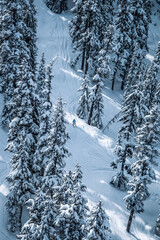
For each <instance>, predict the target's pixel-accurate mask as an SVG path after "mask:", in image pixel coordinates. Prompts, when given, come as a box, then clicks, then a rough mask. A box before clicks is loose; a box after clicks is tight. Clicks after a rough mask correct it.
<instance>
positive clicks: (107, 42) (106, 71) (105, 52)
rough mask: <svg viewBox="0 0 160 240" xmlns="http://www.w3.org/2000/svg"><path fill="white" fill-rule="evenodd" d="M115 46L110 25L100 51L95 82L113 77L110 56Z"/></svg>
mask: <svg viewBox="0 0 160 240" xmlns="http://www.w3.org/2000/svg"><path fill="white" fill-rule="evenodd" d="M113 46H114V30H113V26H112V25H109V26H108V28H107V31H106V33H105V36H104V46H103V47H102V49H101V50H100V52H99V54H98V57H97V61H96V73H95V75H94V77H93V81H95V82H96V80H97V79H99V78H101V79H102V80H103V81H104V80H105V79H109V78H110V75H111V68H110V60H111V59H110V56H109V55H110V54H111V53H112V51H113Z"/></svg>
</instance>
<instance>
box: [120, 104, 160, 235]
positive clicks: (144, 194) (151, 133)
mask: <svg viewBox="0 0 160 240" xmlns="http://www.w3.org/2000/svg"><path fill="white" fill-rule="evenodd" d="M159 116H160V112H159V106H157V105H155V106H154V107H153V108H152V109H151V111H150V114H149V115H146V116H145V123H144V124H143V125H142V127H140V128H138V130H137V136H136V141H137V146H136V148H135V149H136V156H137V159H138V160H137V161H136V162H135V163H133V164H132V166H131V173H132V179H131V180H130V182H129V187H130V189H129V191H128V195H127V196H126V197H125V198H124V200H125V202H126V204H127V209H128V210H130V216H129V220H128V225H127V231H128V232H129V231H130V227H131V223H132V219H133V216H134V214H135V213H140V212H143V211H144V204H143V202H144V201H145V200H146V199H147V198H148V196H149V191H148V186H147V185H148V184H151V182H152V181H153V180H155V172H154V170H153V168H152V165H157V157H158V155H159V150H158V145H159V142H160V127H159V121H160V118H159Z"/></svg>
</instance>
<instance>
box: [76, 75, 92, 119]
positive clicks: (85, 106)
mask: <svg viewBox="0 0 160 240" xmlns="http://www.w3.org/2000/svg"><path fill="white" fill-rule="evenodd" d="M78 91H80V92H81V96H80V99H79V101H78V105H79V106H78V109H77V115H78V116H79V117H80V118H82V119H84V118H85V117H87V116H88V112H89V94H90V87H89V76H88V75H85V77H84V79H83V81H82V84H81V87H80V89H79V90H78Z"/></svg>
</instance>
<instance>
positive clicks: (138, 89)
mask: <svg viewBox="0 0 160 240" xmlns="http://www.w3.org/2000/svg"><path fill="white" fill-rule="evenodd" d="M137 67H138V66H137ZM133 77H135V76H133ZM136 78H137V79H138V80H137V81H136V82H135V83H134V85H133V86H130V89H131V90H130V92H129V93H126V92H125V93H124V96H125V99H124V102H123V107H122V110H121V113H122V117H120V119H119V121H121V122H122V126H121V128H120V130H119V133H118V137H117V143H116V147H115V153H116V155H117V157H118V158H117V160H116V161H115V162H112V163H111V166H112V167H113V168H117V166H118V165H119V164H120V171H119V172H118V173H117V175H116V176H114V177H113V178H112V180H111V182H110V183H111V184H112V185H113V186H114V187H116V188H119V189H121V190H126V189H127V182H128V178H127V177H126V176H125V174H124V172H125V169H127V168H128V164H127V158H128V157H129V158H131V157H132V155H133V151H134V147H135V141H134V137H135V136H136V129H137V128H138V127H139V126H141V124H142V123H143V122H144V115H143V111H144V109H146V107H145V103H144V96H143V73H141V74H139V73H138V72H137V76H136ZM126 91H127V92H128V89H126Z"/></svg>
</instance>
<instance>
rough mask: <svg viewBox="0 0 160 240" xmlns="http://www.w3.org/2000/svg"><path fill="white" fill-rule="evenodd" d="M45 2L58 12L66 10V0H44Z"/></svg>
mask: <svg viewBox="0 0 160 240" xmlns="http://www.w3.org/2000/svg"><path fill="white" fill-rule="evenodd" d="M45 3H46V5H47V7H48V8H49V9H50V10H51V11H53V12H55V13H58V14H60V13H62V12H63V11H66V10H68V7H67V0H45Z"/></svg>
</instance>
